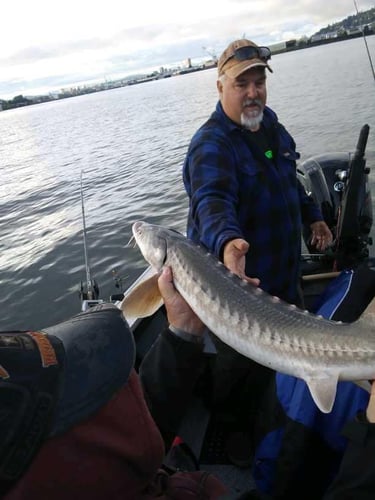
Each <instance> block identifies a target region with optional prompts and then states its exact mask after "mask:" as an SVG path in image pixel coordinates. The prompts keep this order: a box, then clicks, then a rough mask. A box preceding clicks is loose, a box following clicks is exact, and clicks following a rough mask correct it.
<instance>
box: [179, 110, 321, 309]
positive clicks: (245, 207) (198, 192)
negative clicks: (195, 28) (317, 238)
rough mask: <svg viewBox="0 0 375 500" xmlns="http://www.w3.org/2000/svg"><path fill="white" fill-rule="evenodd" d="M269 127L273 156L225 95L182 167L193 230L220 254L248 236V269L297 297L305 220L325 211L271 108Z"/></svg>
mask: <svg viewBox="0 0 375 500" xmlns="http://www.w3.org/2000/svg"><path fill="white" fill-rule="evenodd" d="M262 130H264V133H265V135H266V136H268V138H269V142H270V144H271V147H272V150H273V159H270V158H268V157H267V155H266V154H265V152H264V151H263V150H261V149H260V147H258V145H257V143H253V142H250V141H249V138H250V137H251V132H249V131H248V130H246V129H244V128H243V127H240V126H239V125H237V124H235V123H234V122H233V121H232V120H230V119H229V118H228V117H227V116H226V115H225V113H224V111H223V108H222V106H221V103H220V102H219V103H218V104H217V107H216V111H215V112H214V113H213V114H212V115H211V118H210V119H209V120H208V121H207V122H206V123H205V124H204V125H203V126H202V127H201V128H200V129H199V130H198V131H197V132H196V133H195V135H194V136H193V138H192V140H191V143H190V146H189V149H188V152H187V155H186V159H185V163H184V167H183V180H184V185H185V189H186V192H187V194H188V196H189V201H190V204H189V215H188V223H187V236H188V238H190V239H192V240H193V241H195V242H196V243H200V244H203V245H204V246H205V247H206V248H208V249H209V250H210V251H211V252H212V253H214V254H215V255H216V256H217V257H219V258H221V257H222V252H223V247H224V245H225V243H226V242H227V241H229V240H231V239H234V238H243V239H245V240H246V241H248V242H249V243H250V250H249V252H248V254H247V260H246V274H247V275H248V276H252V277H257V278H259V279H260V282H261V285H260V286H261V287H262V288H263V289H264V290H265V291H267V292H268V293H271V294H272V295H277V296H278V297H280V298H282V299H284V300H286V301H288V302H293V303H295V301H296V298H297V289H296V287H297V283H298V272H299V262H300V250H301V225H302V221H303V222H304V223H306V224H311V223H312V222H315V221H318V220H322V215H321V213H320V211H319V209H318V208H317V207H316V205H315V204H314V202H313V200H312V199H311V198H310V197H308V196H307V195H306V193H305V191H304V189H303V188H302V186H301V184H300V183H299V181H298V180H297V175H296V159H297V158H299V154H298V153H297V152H296V150H295V142H294V140H293V138H292V137H291V136H290V134H289V133H288V132H287V130H286V129H285V128H284V127H283V126H282V125H281V124H280V123H279V121H278V119H277V116H276V114H275V113H274V112H273V111H272V110H271V109H270V108H268V107H266V108H265V109H264V117H263V121H262Z"/></svg>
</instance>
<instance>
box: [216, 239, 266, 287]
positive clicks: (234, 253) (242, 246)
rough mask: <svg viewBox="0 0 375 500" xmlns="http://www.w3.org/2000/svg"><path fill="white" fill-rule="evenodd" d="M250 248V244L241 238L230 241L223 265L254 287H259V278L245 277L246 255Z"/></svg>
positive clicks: (226, 247) (226, 246)
mask: <svg viewBox="0 0 375 500" xmlns="http://www.w3.org/2000/svg"><path fill="white" fill-rule="evenodd" d="M249 247H250V245H249V243H248V242H247V241H245V240H243V239H241V238H236V239H234V240H230V241H228V243H226V244H225V246H224V253H223V263H224V265H225V266H226V267H227V268H228V269H229V270H230V271H232V273H234V274H237V276H239V277H240V278H242V279H244V280H246V281H248V282H249V283H251V284H252V285H254V286H259V283H260V281H259V280H258V278H249V277H248V276H246V275H245V264H246V254H247V252H248V250H249Z"/></svg>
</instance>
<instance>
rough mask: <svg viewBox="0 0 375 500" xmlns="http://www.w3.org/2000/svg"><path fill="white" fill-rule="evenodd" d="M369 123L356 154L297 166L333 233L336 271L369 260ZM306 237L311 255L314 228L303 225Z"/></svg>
mask: <svg viewBox="0 0 375 500" xmlns="http://www.w3.org/2000/svg"><path fill="white" fill-rule="evenodd" d="M368 134H369V126H368V125H364V126H363V127H362V129H361V132H360V136H359V140H358V144H357V147H356V150H355V152H354V154H353V153H329V154H325V155H320V156H314V157H312V158H309V159H308V160H306V161H304V162H303V163H301V164H300V165H299V166H298V169H297V175H298V178H299V180H300V181H301V183H302V185H303V186H304V188H305V190H306V192H307V193H308V194H309V195H310V196H312V197H313V199H314V200H315V202H316V203H317V205H318V206H319V208H320V210H321V212H322V214H323V217H324V220H325V221H326V223H327V225H328V226H329V228H330V229H331V231H332V234H333V235H334V244H333V247H332V249H331V251H330V255H331V258H332V260H333V261H334V268H335V270H342V269H345V268H348V267H353V266H355V265H356V264H358V263H360V262H362V261H363V260H365V259H367V258H368V256H369V250H368V246H369V245H371V244H372V241H371V238H370V236H369V234H370V231H371V227H372V220H373V216H372V200H371V192H370V187H369V182H368V174H369V168H366V160H365V157H364V153H365V148H366V144H367V138H368ZM303 238H304V242H305V244H306V247H307V249H308V250H309V252H310V253H311V254H314V252H316V250H315V249H314V247H312V246H311V244H310V240H311V231H310V228H309V227H304V229H303Z"/></svg>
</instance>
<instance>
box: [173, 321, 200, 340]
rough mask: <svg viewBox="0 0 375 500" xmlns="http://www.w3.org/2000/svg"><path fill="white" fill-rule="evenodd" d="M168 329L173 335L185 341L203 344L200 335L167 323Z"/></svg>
mask: <svg viewBox="0 0 375 500" xmlns="http://www.w3.org/2000/svg"><path fill="white" fill-rule="evenodd" d="M168 330H169V331H170V332H171V333H173V335H174V336H175V337H178V338H180V339H182V340H185V342H190V343H192V344H203V336H202V335H194V334H193V333H189V332H187V331H185V330H183V329H182V328H177V327H176V326H173V325H169V327H168Z"/></svg>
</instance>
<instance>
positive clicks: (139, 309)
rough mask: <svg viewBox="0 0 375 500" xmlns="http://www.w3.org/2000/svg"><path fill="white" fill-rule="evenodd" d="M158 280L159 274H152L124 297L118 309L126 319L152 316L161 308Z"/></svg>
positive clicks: (161, 300) (161, 301)
mask: <svg viewBox="0 0 375 500" xmlns="http://www.w3.org/2000/svg"><path fill="white" fill-rule="evenodd" d="M158 278H159V274H154V275H153V276H151V277H150V278H148V279H147V280H144V281H142V283H140V284H139V285H137V286H135V287H134V288H133V289H132V290H130V292H129V294H128V295H126V296H125V297H124V299H123V300H122V301H121V303H120V304H119V306H118V307H119V309H121V310H122V312H123V313H124V316H125V318H126V319H129V318H145V317H147V316H152V315H153V314H154V313H155V312H156V311H157V310H158V309H159V308H160V307H161V305H162V304H163V299H162V297H161V295H160V291H159V286H158Z"/></svg>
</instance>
